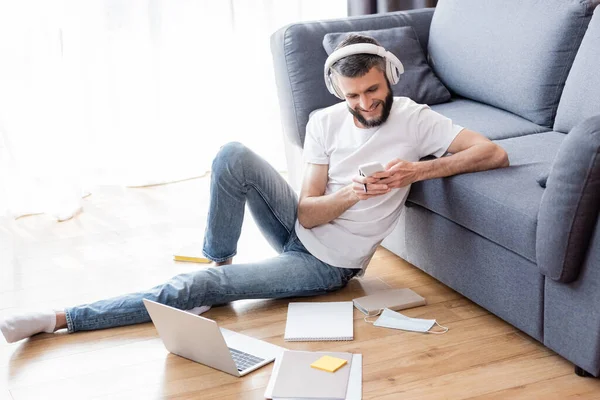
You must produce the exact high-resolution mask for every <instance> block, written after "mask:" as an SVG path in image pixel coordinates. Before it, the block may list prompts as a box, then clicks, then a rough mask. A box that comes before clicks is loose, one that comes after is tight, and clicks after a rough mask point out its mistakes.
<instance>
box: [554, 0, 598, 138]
mask: <svg viewBox="0 0 600 400" xmlns="http://www.w3.org/2000/svg"><path fill="white" fill-rule="evenodd" d="M599 60H600V8H596V11H595V12H594V16H593V17H592V20H591V21H590V24H589V26H588V29H587V32H586V33H585V36H584V37H583V40H582V42H581V46H580V47H579V51H578V52H577V55H576V56H575V61H574V62H573V66H572V67H571V71H570V72H569V76H568V77H567V82H566V83H565V89H564V90H563V94H562V97H561V98H560V103H559V104H558V111H557V113H556V121H554V130H555V131H558V132H569V131H570V130H571V129H573V127H574V126H575V125H577V124H578V123H580V122H582V121H583V120H585V119H587V118H590V117H592V116H594V115H600V101H599V100H598V99H599V98H600V73H598V71H599V70H600V63H599Z"/></svg>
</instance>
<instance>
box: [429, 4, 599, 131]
mask: <svg viewBox="0 0 600 400" xmlns="http://www.w3.org/2000/svg"><path fill="white" fill-rule="evenodd" d="M597 3H598V0H544V1H526V2H522V1H520V0H495V1H480V0H444V1H440V2H439V3H438V5H437V7H436V10H435V13H434V15H433V20H432V22H431V30H430V36H429V47H428V49H429V57H430V64H431V65H432V67H433V69H434V71H435V73H436V74H437V75H438V77H439V78H440V79H441V80H442V82H443V83H444V84H445V85H446V86H447V87H448V89H450V91H452V92H454V93H456V94H458V95H461V96H463V97H467V98H470V99H473V100H478V101H481V102H484V103H487V104H491V105H494V106H496V107H500V108H502V109H504V110H507V111H510V112H513V113H515V114H517V115H520V116H522V117H524V118H527V119H528V120H530V121H532V122H535V123H536V124H538V125H543V126H547V127H551V126H552V124H553V121H554V116H555V114H556V108H557V106H558V101H559V99H560V95H561V92H562V89H563V86H564V83H565V80H566V78H567V74H568V72H569V68H570V67H571V64H572V62H573V59H574V58H575V54H576V52H577V49H578V47H579V44H580V43H581V38H582V37H583V34H584V33H585V28H586V26H587V24H588V22H589V19H590V17H591V15H592V11H593V7H594V4H597Z"/></svg>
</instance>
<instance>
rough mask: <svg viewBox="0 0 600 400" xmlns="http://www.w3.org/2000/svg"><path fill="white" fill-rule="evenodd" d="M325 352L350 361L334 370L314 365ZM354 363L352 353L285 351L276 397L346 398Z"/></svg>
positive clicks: (274, 393) (278, 373) (274, 388)
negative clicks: (322, 369)
mask: <svg viewBox="0 0 600 400" xmlns="http://www.w3.org/2000/svg"><path fill="white" fill-rule="evenodd" d="M324 355H329V356H332V357H336V358H341V359H344V360H346V361H347V364H346V365H344V366H343V367H341V368H340V369H339V370H337V371H336V372H334V373H331V372H326V371H321V370H318V369H315V368H311V366H310V365H311V364H312V363H314V362H315V361H317V360H318V359H319V358H321V357H323V356H324ZM351 366H352V354H351V353H337V352H336V353H334V352H326V353H316V352H312V351H285V352H284V353H283V355H282V358H281V365H279V371H278V372H277V379H276V380H275V385H274V386H273V393H272V396H273V398H274V399H328V400H344V399H345V398H346V391H347V388H348V379H349V377H350V368H351Z"/></svg>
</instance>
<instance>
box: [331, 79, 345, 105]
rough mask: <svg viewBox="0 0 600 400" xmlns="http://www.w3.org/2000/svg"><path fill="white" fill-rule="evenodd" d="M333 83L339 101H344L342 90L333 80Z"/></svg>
mask: <svg viewBox="0 0 600 400" xmlns="http://www.w3.org/2000/svg"><path fill="white" fill-rule="evenodd" d="M331 83H332V85H333V90H334V91H335V93H334V94H335V95H336V96H337V98H338V99H340V100H344V93H342V91H341V90H340V88H339V87H338V86H337V85H336V84H335V82H334V81H333V79H332V80H331Z"/></svg>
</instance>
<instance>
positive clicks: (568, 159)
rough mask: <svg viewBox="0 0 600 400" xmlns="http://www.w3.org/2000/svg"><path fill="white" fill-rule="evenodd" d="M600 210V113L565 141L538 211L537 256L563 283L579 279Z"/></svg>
mask: <svg viewBox="0 0 600 400" xmlns="http://www.w3.org/2000/svg"><path fill="white" fill-rule="evenodd" d="M599 209H600V115H597V116H595V117H592V118H589V119H587V120H585V121H583V122H582V123H580V124H579V125H577V126H576V127H575V128H573V130H571V132H569V133H568V135H567V137H566V138H565V140H564V141H563V143H562V145H561V147H560V149H559V151H558V154H557V155H556V159H555V160H554V163H553V164H552V169H551V170H550V174H549V175H548V181H547V182H546V190H545V191H544V194H543V196H542V201H541V204H540V210H539V214H538V225H537V238H536V257H537V264H538V266H539V268H540V270H541V272H542V273H543V274H544V275H546V276H547V277H549V278H550V279H553V280H556V281H559V282H565V283H567V282H572V281H574V280H575V279H577V277H578V275H579V271H580V269H581V265H582V264H583V261H584V259H585V256H586V254H587V252H588V248H589V245H590V238H591V236H592V233H593V231H594V227H595V226H596V222H597V220H598V211H599Z"/></svg>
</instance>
